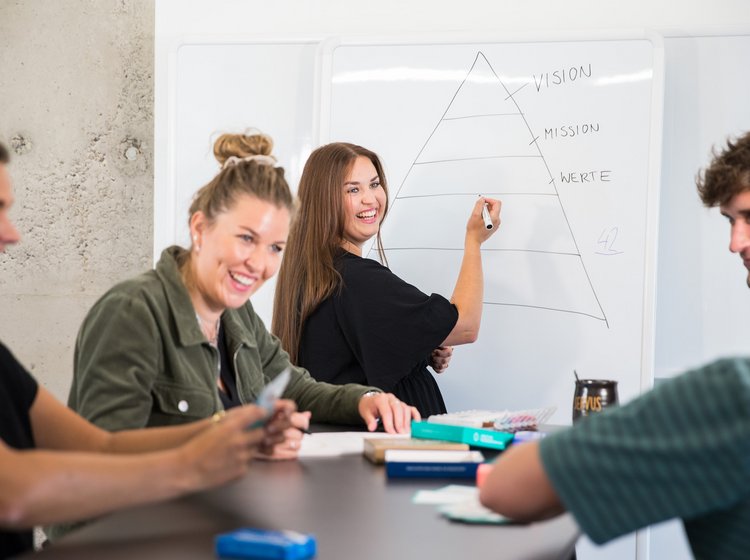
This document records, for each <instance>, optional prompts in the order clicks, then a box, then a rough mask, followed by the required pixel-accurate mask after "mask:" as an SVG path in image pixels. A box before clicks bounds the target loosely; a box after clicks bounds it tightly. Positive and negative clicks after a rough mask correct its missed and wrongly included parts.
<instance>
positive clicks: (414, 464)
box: [385, 449, 484, 479]
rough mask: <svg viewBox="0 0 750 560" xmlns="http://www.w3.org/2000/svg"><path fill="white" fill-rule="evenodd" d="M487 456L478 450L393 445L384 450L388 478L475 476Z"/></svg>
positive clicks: (472, 477)
mask: <svg viewBox="0 0 750 560" xmlns="http://www.w3.org/2000/svg"><path fill="white" fill-rule="evenodd" d="M483 461H484V457H483V456H482V454H481V453H480V452H479V451H426V450H402V449H393V450H390V449H389V450H388V451H386V452H385V472H386V475H387V476H388V478H471V479H474V478H476V475H477V467H478V466H479V465H481V464H482V462H483Z"/></svg>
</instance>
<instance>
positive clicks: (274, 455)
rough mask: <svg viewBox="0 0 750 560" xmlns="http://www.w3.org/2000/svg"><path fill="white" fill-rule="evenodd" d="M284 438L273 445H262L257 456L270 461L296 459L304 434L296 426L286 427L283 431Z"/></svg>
mask: <svg viewBox="0 0 750 560" xmlns="http://www.w3.org/2000/svg"><path fill="white" fill-rule="evenodd" d="M283 435H284V439H283V440H282V441H281V442H278V443H277V444H275V445H274V446H270V447H267V446H265V445H264V446H263V447H262V448H261V452H262V454H261V455H259V457H261V458H263V459H268V460H272V461H279V460H289V459H296V458H297V457H298V456H299V451H300V449H301V448H302V439H303V437H304V434H303V433H302V432H301V431H299V430H298V429H296V428H288V429H287V430H285V431H284V434H283Z"/></svg>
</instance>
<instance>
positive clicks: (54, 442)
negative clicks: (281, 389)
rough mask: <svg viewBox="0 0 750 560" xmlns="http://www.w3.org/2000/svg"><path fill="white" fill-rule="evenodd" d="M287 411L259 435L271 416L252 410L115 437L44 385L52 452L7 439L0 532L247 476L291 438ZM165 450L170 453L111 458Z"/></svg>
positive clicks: (42, 403)
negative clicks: (259, 455) (262, 455)
mask: <svg viewBox="0 0 750 560" xmlns="http://www.w3.org/2000/svg"><path fill="white" fill-rule="evenodd" d="M285 402H286V403H288V401H285ZM279 406H280V407H282V406H284V405H283V404H282V405H279ZM286 408H288V410H286V411H285V412H283V413H279V411H277V413H276V414H275V415H274V419H273V420H272V422H271V423H270V424H268V425H267V426H265V427H264V428H256V429H253V430H248V429H247V428H248V426H251V425H253V424H255V423H257V422H259V421H261V420H263V418H264V416H265V412H264V411H263V410H262V409H260V408H259V407H255V406H244V407H240V408H236V409H233V410H231V411H230V412H229V413H228V414H227V415H226V416H225V417H224V418H223V419H222V420H221V422H217V423H211V422H208V421H204V422H200V423H197V424H196V425H194V426H185V427H178V428H161V429H146V430H136V431H131V432H123V433H121V434H112V435H110V434H107V433H106V432H104V431H103V430H100V429H99V428H96V427H95V426H93V425H91V424H89V423H88V422H87V421H86V420H84V419H82V418H81V417H79V416H78V415H77V414H75V413H74V412H72V411H70V410H69V409H67V408H66V407H64V406H63V405H62V404H60V403H59V402H57V401H56V400H55V399H54V398H53V397H52V396H51V395H49V393H48V392H46V391H45V390H44V389H43V388H41V387H40V390H39V394H38V395H37V398H36V399H35V401H34V404H33V405H32V407H31V411H30V417H31V423H32V429H33V432H34V435H35V440H36V444H37V446H38V447H42V448H44V447H46V448H47V449H38V450H21V451H19V450H15V449H12V448H10V447H8V446H7V445H5V444H4V443H3V442H2V441H0V526H3V527H9V528H21V527H30V526H33V525H40V524H48V523H59V522H65V521H73V520H77V519H82V518H86V517H91V516H94V515H98V514H101V513H105V512H107V511H111V510H114V509H117V508H120V507H126V506H133V505H138V504H142V503H147V502H152V501H156V500H160V499H166V498H170V497H173V496H177V495H180V494H183V493H185V492H189V491H196V490H201V489H204V488H208V487H211V486H214V485H217V484H221V483H223V482H226V481H229V480H232V479H234V478H237V477H239V476H242V475H243V474H244V473H245V472H246V471H247V468H248V464H249V463H250V461H251V460H252V459H253V458H254V456H255V454H256V452H257V450H258V449H259V448H261V449H265V450H267V451H271V450H272V447H273V445H274V444H276V443H279V442H280V441H282V440H283V438H284V430H285V429H286V428H288V427H289V415H290V414H291V411H292V410H293V408H294V405H293V403H288V406H287V407H286ZM55 438H58V439H55ZM87 438H91V440H90V441H87ZM118 440H119V441H118ZM112 442H114V443H112ZM160 446H161V447H162V448H165V447H166V448H168V449H166V450H163V451H151V452H148V453H139V454H132V455H114V454H112V453H104V452H103V451H107V450H111V449H112V448H114V449H117V450H119V451H123V452H130V453H134V452H137V451H144V450H152V449H157V448H159V447H160ZM77 449H81V450H82V451H78V450H77ZM74 450H75V451H74Z"/></svg>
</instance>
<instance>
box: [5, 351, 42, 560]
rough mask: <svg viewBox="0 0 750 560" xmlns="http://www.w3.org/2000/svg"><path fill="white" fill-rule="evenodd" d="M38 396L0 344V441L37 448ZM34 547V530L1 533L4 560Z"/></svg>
mask: <svg viewBox="0 0 750 560" xmlns="http://www.w3.org/2000/svg"><path fill="white" fill-rule="evenodd" d="M36 393H37V383H36V381H35V380H34V378H33V377H31V375H29V373H28V372H27V371H26V370H25V369H24V368H23V366H22V365H21V364H19V363H18V361H17V360H16V359H15V358H14V357H13V355H12V354H11V353H10V351H9V350H8V349H7V348H6V347H5V346H3V345H2V344H0V439H2V440H3V442H4V443H5V444H6V445H8V446H9V447H13V448H15V449H30V448H33V447H34V435H33V434H32V432H31V419H30V418H29V410H30V409H31V405H32V404H33V403H34V399H35V398H36ZM32 547H33V540H32V533H31V531H3V530H0V558H8V557H10V556H15V555H17V554H21V553H22V552H25V551H29V550H31V549H32Z"/></svg>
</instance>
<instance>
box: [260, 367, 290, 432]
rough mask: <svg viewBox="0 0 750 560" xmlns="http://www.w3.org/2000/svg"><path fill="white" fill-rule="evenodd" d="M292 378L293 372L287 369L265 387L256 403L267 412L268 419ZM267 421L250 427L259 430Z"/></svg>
mask: <svg viewBox="0 0 750 560" xmlns="http://www.w3.org/2000/svg"><path fill="white" fill-rule="evenodd" d="M291 377H292V371H291V370H290V369H289V368H286V369H285V370H284V371H282V372H281V373H280V374H278V375H277V376H276V377H274V378H273V379H272V380H271V381H270V382H269V383H268V385H266V386H265V387H263V389H262V390H261V392H260V395H258V398H257V399H256V401H255V404H256V405H257V406H259V407H261V408H262V409H264V410H265V411H266V419H268V418H270V416H271V415H272V414H273V409H274V405H275V404H276V401H277V400H278V399H280V398H281V395H283V394H284V389H286V386H287V385H288V384H289V380H290V379H291ZM264 422H265V420H263V421H260V422H256V423H254V424H253V425H251V426H250V429H253V428H259V427H260V426H262V425H263V424H264Z"/></svg>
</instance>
